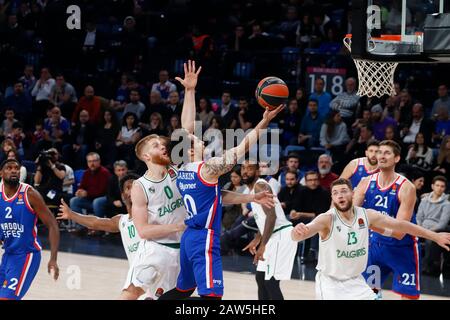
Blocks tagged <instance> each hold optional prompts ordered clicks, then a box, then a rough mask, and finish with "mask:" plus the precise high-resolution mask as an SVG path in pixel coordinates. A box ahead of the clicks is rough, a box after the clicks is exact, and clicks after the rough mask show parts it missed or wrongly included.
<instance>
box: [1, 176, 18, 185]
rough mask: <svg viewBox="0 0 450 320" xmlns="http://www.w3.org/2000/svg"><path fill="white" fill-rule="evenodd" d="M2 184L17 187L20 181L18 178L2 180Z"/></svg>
mask: <svg viewBox="0 0 450 320" xmlns="http://www.w3.org/2000/svg"><path fill="white" fill-rule="evenodd" d="M3 183H5V184H7V185H8V186H10V187H17V186H18V185H19V184H20V180H19V178H18V177H10V178H9V179H3Z"/></svg>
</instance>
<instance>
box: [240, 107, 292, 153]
mask: <svg viewBox="0 0 450 320" xmlns="http://www.w3.org/2000/svg"><path fill="white" fill-rule="evenodd" d="M255 125H256V123H253V124H252V126H251V127H249V128H253V127H254V126H255ZM280 125H281V128H282V129H283V133H282V139H281V140H282V143H283V145H288V144H295V142H296V140H298V132H299V131H300V125H301V117H300V112H299V110H298V102H297V99H290V100H289V103H288V109H287V110H286V112H285V114H284V117H283V119H281V120H280Z"/></svg>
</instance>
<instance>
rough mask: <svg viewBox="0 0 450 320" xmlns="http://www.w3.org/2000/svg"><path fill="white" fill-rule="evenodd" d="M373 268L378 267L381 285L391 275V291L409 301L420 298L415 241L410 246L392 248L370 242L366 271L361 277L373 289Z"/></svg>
mask: <svg viewBox="0 0 450 320" xmlns="http://www.w3.org/2000/svg"><path fill="white" fill-rule="evenodd" d="M374 266H378V267H379V274H380V279H379V280H380V282H379V284H380V285H382V284H383V283H384V281H385V280H386V278H387V277H388V276H389V274H390V273H391V272H392V273H393V279H392V291H393V292H395V293H397V294H400V295H401V296H404V297H406V298H410V299H418V298H419V297H420V270H419V268H420V263H419V250H418V244H417V241H416V240H414V244H413V245H411V246H398V247H397V246H392V245H385V244H383V243H380V242H375V241H372V242H370V245H369V257H368V261H367V269H366V271H365V272H363V276H364V278H365V279H366V281H367V282H368V285H369V286H371V287H375V286H376V285H374V283H373V280H374V275H375V274H376V273H375V270H374V269H373V267H374Z"/></svg>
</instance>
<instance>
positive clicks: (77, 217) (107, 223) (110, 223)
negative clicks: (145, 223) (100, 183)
mask: <svg viewBox="0 0 450 320" xmlns="http://www.w3.org/2000/svg"><path fill="white" fill-rule="evenodd" d="M120 216H121V215H120V214H118V215H115V216H114V217H112V218H99V217H96V216H91V215H84V214H79V213H77V212H74V211H72V210H70V208H69V206H68V205H67V204H66V202H65V201H64V200H63V199H61V205H60V206H59V213H58V217H57V218H56V219H57V220H72V221H75V222H76V223H79V224H81V225H83V226H85V227H87V228H89V229H92V230H99V231H106V232H113V233H117V232H120V229H119V221H120Z"/></svg>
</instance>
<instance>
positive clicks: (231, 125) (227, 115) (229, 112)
mask: <svg viewBox="0 0 450 320" xmlns="http://www.w3.org/2000/svg"><path fill="white" fill-rule="evenodd" d="M216 115H218V116H220V117H221V118H222V123H223V126H224V127H225V128H228V129H236V127H237V121H236V118H237V114H236V108H235V107H234V106H233V105H232V104H231V93H230V91H223V93H222V104H221V105H220V107H219V109H217V111H216Z"/></svg>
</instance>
